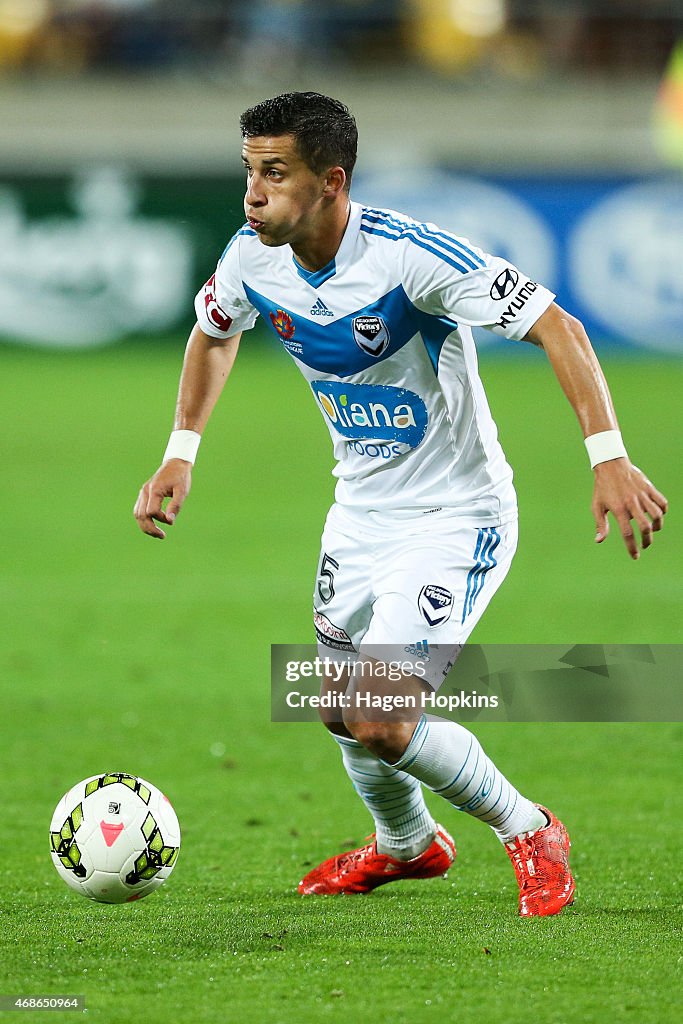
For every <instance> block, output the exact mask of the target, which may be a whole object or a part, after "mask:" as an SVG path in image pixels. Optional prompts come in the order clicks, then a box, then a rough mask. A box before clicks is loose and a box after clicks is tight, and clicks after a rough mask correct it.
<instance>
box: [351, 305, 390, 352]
mask: <svg viewBox="0 0 683 1024" xmlns="http://www.w3.org/2000/svg"><path fill="white" fill-rule="evenodd" d="M353 340H354V341H355V343H356V345H358V347H359V348H360V349H362V351H363V352H367V354H368V355H369V356H374V357H375V359H378V358H379V357H380V356H381V355H382V353H383V352H384V351H385V350H386V348H387V345H388V344H389V328H388V327H387V325H386V323H385V322H384V320H383V319H382V317H381V316H355V317H354V318H353Z"/></svg>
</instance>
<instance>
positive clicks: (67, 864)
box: [50, 772, 180, 903]
mask: <svg viewBox="0 0 683 1024" xmlns="http://www.w3.org/2000/svg"><path fill="white" fill-rule="evenodd" d="M179 849H180V825H179V824H178V819H177V818H176V815H175V811H174V810H173V808H172V807H171V804H170V803H169V801H168V799H167V797H165V796H164V795H163V793H161V792H160V791H159V790H158V789H157V788H156V786H152V785H151V783H149V782H145V780H144V779H139V778H136V776H135V775H126V774H125V772H108V773H107V774H106V775H92V776H91V777H90V778H89V779H84V780H83V782H79V783H78V785H76V786H74V787H73V788H72V789H70V790H69V792H68V793H66V795H65V796H63V797H62V799H61V800H60V801H59V803H58V804H57V808H56V810H55V813H54V814H53V816H52V822H51V824H50V852H51V854H52V863H53V864H54V866H55V867H56V869H57V873H58V874H59V875H60V877H61V878H63V879H64V881H65V882H66V884H67V885H68V886H70V888H72V889H75V890H76V892H79V893H80V894H81V896H87V897H88V899H91V900H97V901H98V902H99V903H129V902H131V901H132V900H139V899H141V898H142V897H143V896H149V894H150V893H151V892H154V890H155V889H158V888H159V886H160V885H162V884H163V883H164V882H165V881H166V879H167V878H168V876H169V875H170V874H171V871H173V868H174V866H175V863H176V860H177V859H178V850H179Z"/></svg>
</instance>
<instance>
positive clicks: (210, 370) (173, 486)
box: [134, 325, 241, 540]
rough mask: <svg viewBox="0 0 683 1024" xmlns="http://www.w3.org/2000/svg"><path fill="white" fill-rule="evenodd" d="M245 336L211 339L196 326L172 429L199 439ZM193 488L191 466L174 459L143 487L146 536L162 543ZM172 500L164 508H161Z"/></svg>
mask: <svg viewBox="0 0 683 1024" xmlns="http://www.w3.org/2000/svg"><path fill="white" fill-rule="evenodd" d="M240 337H241V335H240V334H235V335H233V336H232V337H231V338H227V339H225V340H221V339H218V338H213V337H210V336H209V335H208V334H205V333H204V331H203V330H202V329H201V328H200V327H199V325H196V326H195V327H194V329H193V330H192V333H191V334H190V338H189V341H188V343H187V349H186V351H185V360H184V362H183V369H182V373H181V376H180V385H179V388H178V401H177V403H176V413H175V420H174V427H173V429H174V430H192V431H195V432H196V433H197V434H201V433H202V431H203V430H204V427H205V426H206V424H207V422H208V419H209V416H210V415H211V412H212V410H213V407H214V406H215V404H216V402H217V401H218V398H219V396H220V393H221V391H222V390H223V385H224V384H225V382H226V380H227V379H228V376H229V374H230V371H231V370H232V366H233V363H234V362H235V357H236V355H237V349H238V346H239V340H240ZM191 483H192V463H191V462H188V461H186V460H185V459H179V458H172V459H168V460H167V461H165V462H163V463H162V465H161V466H160V467H159V469H158V470H157V471H156V473H155V474H154V476H153V477H151V478H150V479H149V480H148V481H147V482H146V483H145V484H143V486H142V488H141V490H140V493H139V495H138V499H137V501H136V503H135V508H134V515H135V518H136V519H137V521H138V526H139V527H140V529H141V530H142V532H143V533H146V534H148V535H149V536H150V537H156V538H158V539H159V540H164V539H165V537H166V533H165V532H164V530H162V529H161V527H159V526H158V525H157V523H163V524H164V525H165V526H172V525H173V523H174V521H175V518H176V516H177V515H178V513H179V512H180V509H181V508H182V506H183V502H184V501H185V498H186V497H187V495H188V493H189V490H190V486H191ZM166 498H170V501H169V502H168V505H167V506H166V508H163V507H162V506H163V503H164V501H165V500H166Z"/></svg>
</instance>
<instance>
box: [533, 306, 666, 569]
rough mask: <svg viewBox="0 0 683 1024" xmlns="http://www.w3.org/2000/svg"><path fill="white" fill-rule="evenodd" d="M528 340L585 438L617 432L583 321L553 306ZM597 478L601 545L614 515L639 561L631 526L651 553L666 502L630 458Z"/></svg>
mask: <svg viewBox="0 0 683 1024" xmlns="http://www.w3.org/2000/svg"><path fill="white" fill-rule="evenodd" d="M528 338H529V340H530V341H532V342H534V344H537V345H540V346H541V347H542V348H543V349H544V350H545V353H546V355H547V356H548V359H549V360H550V363H551V365H552V368H553V370H554V372H555V375H556V377H557V379H558V381H559V382H560V385H561V387H562V390H563V391H564V393H565V395H566V396H567V398H568V399H569V402H570V403H571V406H572V408H573V409H574V412H575V413H576V416H577V419H578V421H579V423H580V425H581V429H582V430H583V436H584V437H590V436H591V435H593V434H599V433H601V432H602V431H605V430H618V429H619V427H618V424H617V418H616V414H615V411H614V406H613V404H612V398H611V396H610V393H609V388H608V387H607V382H606V380H605V377H604V374H603V372H602V369H601V368H600V364H599V362H598V359H597V356H596V355H595V352H594V351H593V348H592V346H591V343H590V341H589V340H588V336H587V334H586V332H585V330H584V328H583V325H582V324H581V323H580V321H579V320H577V319H576V318H575V317H573V316H571V315H570V314H569V313H567V312H565V310H563V309H562V308H561V307H560V306H558V305H557V304H556V303H553V304H552V305H551V306H550V307H549V308H548V309H547V310H546V312H545V313H544V314H543V315H542V316H541V317H540V319H539V320H537V322H536V323H535V324H534V326H533V327H532V329H531V330H530V331H529V333H528ZM593 472H594V474H595V486H594V491H593V504H592V510H593V516H594V518H595V526H596V534H595V540H596V542H597V543H598V544H600V543H602V541H603V540H605V538H606V537H607V535H608V533H609V522H608V518H607V513H608V512H611V513H612V515H613V516H614V518H615V519H616V520H617V522H618V523H619V528H620V530H621V534H622V536H623V538H624V543H625V544H626V548H627V550H628V552H629V554H630V555H631V557H632V558H638V557H639V554H640V552H639V550H638V541H637V537H636V534H635V532H634V529H633V526H632V523H635V524H636V526H637V527H638V530H639V532H640V538H641V544H642V547H643V548H648V547H649V546H650V544H651V543H652V540H653V534H654V533H655V532H657V531H658V530H661V528H662V524H663V517H664V515H665V513H666V511H667V507H668V503H667V500H666V498H665V497H664V495H663V494H662V493H661V492H660V491H658V490H657V488H656V487H655V486H654V485H653V484H652V482H651V481H650V480H648V479H647V477H646V476H645V475H644V473H642V472H641V471H640V470H639V469H638V468H637V467H636V466H634V465H633V464H632V463H631V461H630V460H629V459H628V458H627V457H625V456H624V457H620V458H614V459H610V460H609V461H607V462H601V463H599V464H598V465H597V466H595V468H594V471H593Z"/></svg>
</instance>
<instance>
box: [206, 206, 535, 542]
mask: <svg viewBox="0 0 683 1024" xmlns="http://www.w3.org/2000/svg"><path fill="white" fill-rule="evenodd" d="M553 298H554V296H553V294H552V293H551V292H549V291H547V289H545V288H543V287H542V286H541V285H539V284H536V283H535V282H534V281H531V280H529V278H528V277H525V276H524V275H523V274H522V273H520V272H519V271H518V270H517V269H516V268H515V267H512V266H510V265H509V264H508V263H507V262H506V261H505V260H503V259H501V258H499V257H495V256H489V255H487V254H486V253H484V252H482V251H481V250H480V249H477V248H475V247H474V246H473V245H471V244H470V243H469V242H468V241H467V240H465V239H462V238H459V237H457V236H455V235H452V234H450V233H448V232H445V231H441V230H440V229H439V228H438V227H436V226H435V225H433V224H420V223H418V222H416V221H414V220H411V219H410V218H408V217H405V216H403V215H401V214H398V213H394V212H393V211H389V210H376V209H371V208H368V207H363V206H360V205H359V204H358V203H352V204H351V213H350V218H349V223H348V226H347V228H346V232H345V234H344V237H343V239H342V243H341V245H340V247H339V250H338V252H337V254H336V256H335V258H334V259H333V260H332V261H331V262H330V263H329V264H328V265H327V266H326V267H323V269H322V270H318V271H315V272H309V271H307V270H304V269H303V268H302V267H301V266H300V265H299V264H298V263H297V261H296V258H295V257H294V255H293V253H292V250H291V248H290V247H289V246H288V245H283V246H279V247H269V246H265V245H263V244H262V243H261V242H260V241H259V239H258V236H257V235H256V232H254V231H253V230H252V229H251V228H250V227H248V226H245V227H243V228H241V229H240V230H239V231H238V232H237V234H236V235H235V236H234V237H233V238H232V240H231V241H230V243H229V245H228V246H227V248H226V250H225V252H224V253H223V255H222V257H221V259H220V262H219V263H218V267H217V269H216V272H215V274H214V275H213V277H211V279H210V280H209V281H208V282H207V284H206V285H205V286H204V288H203V289H202V290H201V291H200V292H199V294H198V295H197V298H196V302H195V305H196V310H197V317H198V321H199V326H200V327H201V328H202V330H203V331H205V332H206V334H208V335H210V336H212V337H216V338H227V337H230V336H231V335H233V334H236V333H238V332H239V331H244V330H247V329H248V328H251V327H253V326H254V323H255V321H256V318H257V316H258V314H259V313H260V314H261V316H262V317H263V318H264V321H265V323H266V324H267V325H268V326H269V327H270V328H271V329H272V330H273V331H274V332H275V334H276V336H277V338H278V339H279V341H280V343H281V344H282V345H283V346H284V348H285V349H286V350H287V352H289V354H290V355H291V356H292V358H293V359H294V362H295V363H296V364H297V366H298V367H299V369H300V370H301V372H302V374H303V375H304V377H305V378H306V380H307V381H308V382H309V385H310V388H311V391H312V393H313V397H314V399H315V401H316V403H317V405H318V407H319V409H320V411H321V413H322V415H323V418H324V420H325V422H326V423H327V426H328V428H329V431H330V434H331V436H332V440H333V443H334V455H335V458H336V460H337V465H336V468H335V469H334V474H335V476H336V477H337V478H338V481H337V486H336V500H337V501H338V502H339V503H340V504H342V505H346V506H352V507H355V508H359V509H377V510H381V509H387V510H388V509H418V510H419V509H427V508H433V507H435V506H440V507H446V508H451V509H453V510H454V511H455V512H456V513H457V514H458V515H460V516H462V517H463V518H464V519H466V520H468V521H469V522H471V523H476V524H477V525H479V526H482V525H486V524H491V525H496V524H502V523H505V522H508V521H509V520H511V519H513V518H514V517H515V515H516V500H515V493H514V489H513V486H512V471H511V469H510V467H509V466H508V464H507V462H506V461H505V456H504V455H503V451H502V449H501V447H500V444H499V443H498V439H497V433H496V427H495V424H494V422H493V419H492V418H491V413H490V411H489V407H488V403H487V401H486V396H485V394H484V390H483V387H482V383H481V380H480V378H479V374H478V370H477V356H476V351H475V347H474V342H473V339H472V332H471V329H470V328H471V327H472V326H485V327H489V328H490V329H491V330H493V331H495V332H496V333H498V334H501V335H503V336H505V337H509V338H516V339H521V338H523V337H524V335H525V334H526V333H527V331H528V330H529V328H530V327H531V326H532V325H533V324H534V323H535V322H536V320H538V318H539V316H540V315H541V314H542V313H543V311H544V310H545V309H547V307H548V306H549V305H550V303H551V302H552V300H553Z"/></svg>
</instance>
